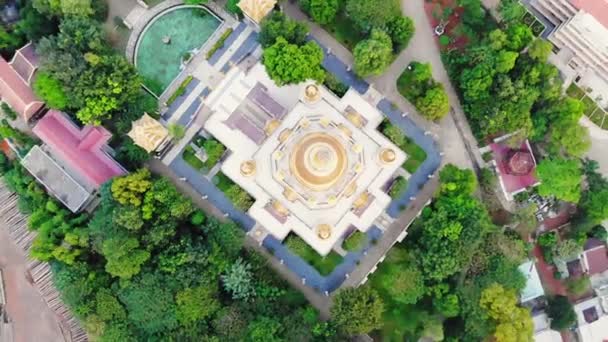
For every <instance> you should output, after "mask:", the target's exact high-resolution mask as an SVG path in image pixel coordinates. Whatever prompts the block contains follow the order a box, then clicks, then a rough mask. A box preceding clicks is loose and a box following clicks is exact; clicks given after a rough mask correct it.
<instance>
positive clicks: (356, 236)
mask: <svg viewBox="0 0 608 342" xmlns="http://www.w3.org/2000/svg"><path fill="white" fill-rule="evenodd" d="M365 241H367V235H365V233H363V232H361V231H359V230H355V232H354V233H352V234H350V236H349V237H348V238H347V239H346V240H344V243H343V244H342V247H343V248H344V249H345V250H347V251H349V252H353V251H358V250H359V249H361V247H363V244H364V243H365Z"/></svg>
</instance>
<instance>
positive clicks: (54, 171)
mask: <svg viewBox="0 0 608 342" xmlns="http://www.w3.org/2000/svg"><path fill="white" fill-rule="evenodd" d="M21 164H22V165H23V166H24V167H25V168H26V169H27V170H28V171H29V172H30V173H31V174H32V175H33V176H34V177H35V178H36V179H37V180H38V182H40V183H41V184H42V185H44V187H45V188H46V189H47V190H48V192H49V193H51V194H52V195H53V196H55V197H56V198H57V199H58V200H59V201H60V202H61V203H63V204H64V205H65V206H66V207H67V208H68V209H70V210H71V211H72V212H78V211H79V210H80V209H82V206H83V205H84V204H85V203H86V202H87V201H88V200H89V198H90V197H91V193H90V192H89V191H87V190H86V189H85V188H84V187H82V186H81V185H80V184H79V183H78V182H77V181H76V180H75V179H74V178H72V176H70V175H69V173H68V172H67V171H66V170H64V169H63V168H62V167H61V166H59V164H57V162H56V161H55V160H53V158H52V157H51V156H50V155H49V154H48V153H47V152H45V151H44V150H43V149H42V148H40V147H39V146H34V147H33V148H32V149H31V150H30V151H29V152H28V154H27V155H26V156H25V157H24V158H23V159H22V160H21Z"/></svg>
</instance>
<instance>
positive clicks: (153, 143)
mask: <svg viewBox="0 0 608 342" xmlns="http://www.w3.org/2000/svg"><path fill="white" fill-rule="evenodd" d="M131 125H132V126H131V131H130V132H129V134H128V136H129V137H130V138H131V139H133V142H134V143H135V144H137V145H138V146H140V147H141V148H143V149H144V150H146V151H148V153H150V152H152V151H154V150H156V149H157V148H158V147H159V146H160V145H161V144H162V143H163V142H164V141H165V139H167V137H168V136H169V131H168V130H167V128H165V126H163V125H162V124H161V123H160V122H158V121H156V120H155V119H154V118H153V117H151V116H150V115H148V114H147V113H144V115H143V116H142V117H141V118H139V119H138V120H136V121H133V122H132V123H131Z"/></svg>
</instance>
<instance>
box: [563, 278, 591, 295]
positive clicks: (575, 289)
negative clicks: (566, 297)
mask: <svg viewBox="0 0 608 342" xmlns="http://www.w3.org/2000/svg"><path fill="white" fill-rule="evenodd" d="M566 287H567V288H568V292H569V293H571V294H573V295H575V296H577V297H578V296H581V295H583V294H585V293H586V292H587V291H588V290H589V288H590V287H591V282H590V281H589V277H587V276H582V277H580V278H577V279H568V281H567V282H566Z"/></svg>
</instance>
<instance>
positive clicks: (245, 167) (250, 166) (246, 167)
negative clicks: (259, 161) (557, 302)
mask: <svg viewBox="0 0 608 342" xmlns="http://www.w3.org/2000/svg"><path fill="white" fill-rule="evenodd" d="M241 174H242V175H243V176H245V177H249V176H253V175H254V174H255V161H254V160H247V161H244V162H242V163H241Z"/></svg>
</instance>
